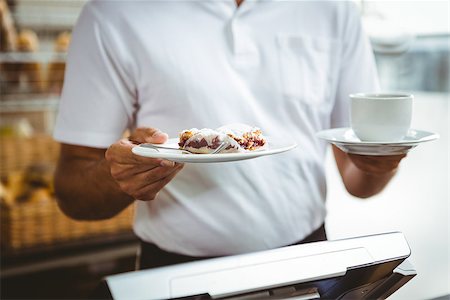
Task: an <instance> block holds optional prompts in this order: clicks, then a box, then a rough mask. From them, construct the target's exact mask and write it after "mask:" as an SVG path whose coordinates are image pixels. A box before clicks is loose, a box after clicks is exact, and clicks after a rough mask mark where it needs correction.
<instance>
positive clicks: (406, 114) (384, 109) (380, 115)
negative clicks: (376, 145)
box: [350, 93, 414, 142]
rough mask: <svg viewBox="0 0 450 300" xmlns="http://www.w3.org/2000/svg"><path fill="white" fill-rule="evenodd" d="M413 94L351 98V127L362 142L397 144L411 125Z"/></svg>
mask: <svg viewBox="0 0 450 300" xmlns="http://www.w3.org/2000/svg"><path fill="white" fill-rule="evenodd" d="M413 98H414V96H413V95H410V94H396V93H386V94H383V93H379V94H365V93H359V94H351V95H350V99H351V114H350V115H351V126H352V129H353V131H354V133H355V134H356V136H357V137H358V138H359V139H360V140H361V141H370V142H395V141H399V140H401V139H403V138H404V137H405V136H406V134H407V133H408V130H409V128H410V125H411V117H412V100H413Z"/></svg>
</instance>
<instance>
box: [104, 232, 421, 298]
mask: <svg viewBox="0 0 450 300" xmlns="http://www.w3.org/2000/svg"><path fill="white" fill-rule="evenodd" d="M409 255H410V248H409V246H408V243H407V241H406V239H405V237H404V235H403V234H402V233H400V232H392V233H384V234H377V235H371V236H363V237H356V238H348V239H341V240H333V241H323V242H315V243H309V244H303V245H295V246H288V247H283V248H278V249H273V250H268V251H260V252H255V253H250V254H242V255H234V256H228V257H221V258H214V259H208V260H203V261H196V262H190V263H184V264H179V265H173V266H167V267H161V268H155V269H150V270H142V271H135V272H128V273H123V274H117V275H112V276H108V277H106V278H105V280H104V286H105V290H107V293H108V295H109V297H110V298H112V299H126V300H134V299H136V300H143V299H146V300H150V299H195V300H201V299H233V300H247V299H248V300H250V299H261V300H264V299H297V300H300V299H304V300H306V299H385V298H387V297H388V296H390V295H391V294H392V293H394V292H395V291H396V290H397V289H399V288H400V287H402V286H403V285H404V284H405V283H407V282H408V281H409V280H411V278H413V277H414V276H415V275H416V271H415V269H414V267H413V266H412V265H411V264H410V263H409V262H408V260H407V258H408V256H409Z"/></svg>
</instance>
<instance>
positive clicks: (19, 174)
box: [0, 0, 450, 299]
mask: <svg viewBox="0 0 450 300" xmlns="http://www.w3.org/2000/svg"><path fill="white" fill-rule="evenodd" d="M249 1H251V0H249ZM355 2H356V3H357V5H358V7H359V9H360V11H361V16H362V22H363V25H364V27H365V30H366V32H367V34H368V35H369V37H370V40H371V43H372V46H373V49H374V53H375V57H376V61H377V65H378V70H379V75H380V80H381V84H382V88H383V90H384V91H402V92H408V93H413V94H414V95H415V101H414V112H413V127H414V128H417V129H422V130H428V131H432V132H437V133H439V134H440V136H441V137H440V139H439V140H437V141H434V142H431V143H427V144H424V145H421V146H419V147H417V148H416V149H414V150H413V151H412V152H410V154H409V155H408V157H407V158H406V159H405V160H404V161H403V162H402V166H401V169H400V171H399V173H398V175H397V176H396V177H395V178H394V180H393V181H392V182H391V183H390V185H389V186H388V187H387V188H386V190H385V191H383V192H382V193H381V194H380V195H378V196H376V197H373V198H371V199H367V200H360V199H356V198H353V197H352V196H350V195H348V194H347V192H346V191H345V189H344V187H343V185H342V182H341V181H340V177H339V175H338V171H337V169H336V166H335V163H334V160H333V158H332V156H331V152H330V153H329V155H328V159H327V164H328V200H327V205H328V211H329V215H328V218H327V222H326V225H327V232H328V236H329V238H330V239H337V238H343V237H351V236H359V235H366V234H372V233H380V232H388V231H402V232H403V233H404V234H405V235H406V238H407V240H408V241H409V243H410V247H411V249H412V254H411V259H410V260H411V262H412V263H413V264H414V266H415V267H416V269H417V272H418V276H416V277H415V278H414V279H413V280H412V281H410V282H409V283H408V284H407V285H406V286H405V287H403V288H401V289H400V290H399V291H398V292H396V293H395V294H394V295H393V296H392V297H391V298H392V299H434V298H438V297H444V296H445V295H448V294H450V286H449V283H450V249H449V241H450V223H449V222H450V221H449V217H450V206H449V182H450V181H449V155H450V154H449V153H450V149H449V140H448V137H449V133H448V130H449V129H448V128H449V125H450V124H449V101H450V99H449V98H450V97H449V96H450V95H449V89H450V88H449V86H450V78H449V69H450V16H449V10H450V7H449V6H450V4H449V2H448V1H355ZM84 3H85V0H51V1H50V0H8V1H7V0H0V24H1V32H0V37H1V44H0V45H1V48H0V177H1V185H0V198H1V269H0V277H1V295H0V297H1V298H2V299H14V298H15V299H37V298H39V299H43V298H45V299H50V298H53V299H63V298H72V299H73V298H83V297H86V295H87V294H88V293H89V291H90V290H91V289H92V288H93V287H94V286H95V285H96V284H97V282H98V280H99V279H100V278H102V277H103V276H105V275H108V274H113V273H118V272H124V271H130V270H133V269H134V259H135V254H136V249H137V241H136V239H135V237H134V235H133V234H132V232H131V221H132V216H133V211H132V210H133V208H132V207H130V208H129V209H127V210H126V211H124V212H123V213H122V214H120V215H119V216H117V217H116V218H114V219H111V220H107V221H100V222H76V221H72V220H69V219H68V218H66V217H65V216H64V215H62V213H60V212H59V211H58V209H57V207H56V203H55V200H54V198H53V187H52V172H53V170H54V167H55V163H56V160H57V154H58V144H57V143H55V142H54V141H53V140H52V138H51V133H52V129H53V123H54V118H55V114H56V111H57V106H58V99H59V94H60V91H61V87H62V83H63V77H64V67H65V58H66V51H67V47H68V45H69V43H70V32H71V29H72V27H73V25H74V23H75V22H76V19H77V17H78V15H79V12H80V10H81V7H82V6H83V4H84ZM445 299H448V296H446V297H445Z"/></svg>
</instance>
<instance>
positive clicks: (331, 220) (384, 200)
mask: <svg viewBox="0 0 450 300" xmlns="http://www.w3.org/2000/svg"><path fill="white" fill-rule="evenodd" d="M415 96H416V99H415V103H414V112H413V121H412V127H413V128H417V129H422V130H428V131H433V132H438V133H439V134H440V135H441V137H440V139H439V140H437V141H433V142H429V143H425V144H423V145H419V146H418V147H417V148H415V149H413V150H412V151H411V152H410V153H409V154H408V156H407V157H406V158H405V159H404V160H403V162H402V164H401V167H400V170H399V173H398V174H397V175H396V177H395V178H394V179H393V180H392V181H391V183H390V184H389V185H388V187H387V188H386V189H385V190H384V191H383V192H382V193H381V194H379V195H377V196H375V197H372V198H370V199H366V200H364V199H357V198H354V197H352V196H350V195H349V194H348V193H347V192H346V191H345V188H344V187H343V184H342V183H341V179H340V177H339V174H338V171H337V169H336V166H335V163H334V159H333V157H332V155H331V151H330V152H329V155H328V159H327V163H328V200H327V201H328V204H327V206H328V212H329V213H328V218H327V232H328V236H329V238H331V239H337V238H342V237H350V236H359V235H366V234H371V233H379V232H388V231H402V232H403V233H404V234H405V236H406V238H407V240H408V242H409V244H410V247H411V250H412V254H411V257H410V261H411V262H412V263H413V265H414V266H415V267H416V270H417V272H418V275H417V276H416V277H415V278H414V279H413V280H412V281H410V282H409V283H408V284H407V285H405V286H404V287H403V288H402V289H400V290H399V291H398V292H396V293H395V294H394V295H393V296H392V297H391V298H390V299H408V300H413V299H430V298H433V297H438V296H442V295H445V294H450V274H449V273H450V249H449V240H450V221H449V217H450V205H449V156H450V154H449V153H450V149H449V125H450V124H449V108H450V106H449V104H450V96H449V95H448V94H417V93H416V94H415Z"/></svg>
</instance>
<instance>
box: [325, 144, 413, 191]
mask: <svg viewBox="0 0 450 300" xmlns="http://www.w3.org/2000/svg"><path fill="white" fill-rule="evenodd" d="M333 152H334V156H335V158H336V163H337V166H338V169H339V173H340V174H341V177H342V180H343V182H344V185H345V188H346V189H347V191H348V192H349V193H350V194H352V195H353V196H356V197H359V198H368V197H370V196H373V195H376V194H378V193H379V192H381V191H382V190H383V189H384V188H385V187H386V185H387V184H388V183H389V181H390V180H391V179H392V177H394V175H395V174H396V173H397V167H398V164H399V162H400V160H401V159H402V158H403V157H405V155H404V154H403V155H396V156H384V157H377V156H364V155H356V154H348V153H344V152H343V151H341V150H340V149H338V148H337V147H335V146H333Z"/></svg>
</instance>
